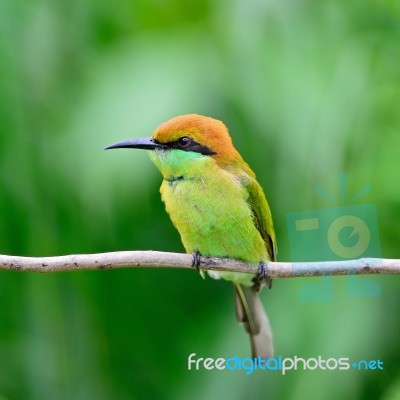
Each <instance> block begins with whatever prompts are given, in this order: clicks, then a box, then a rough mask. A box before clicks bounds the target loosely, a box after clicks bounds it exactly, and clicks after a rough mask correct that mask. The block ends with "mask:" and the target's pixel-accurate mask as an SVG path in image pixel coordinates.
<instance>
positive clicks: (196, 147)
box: [107, 114, 276, 358]
mask: <svg viewBox="0 0 400 400" xmlns="http://www.w3.org/2000/svg"><path fill="white" fill-rule="evenodd" d="M113 148H136V149H146V150H150V157H151V159H152V160H153V162H154V163H155V165H156V166H157V168H158V169H159V170H160V172H161V174H162V176H163V182H162V185H161V189H160V191H161V197H162V200H163V201H164V203H165V206H166V210H167V212H168V214H169V216H170V218H171V220H172V222H173V224H174V226H175V227H176V229H178V231H179V233H180V236H181V239H182V243H183V245H184V247H185V250H186V252H188V253H193V254H194V257H195V256H196V255H199V254H201V255H203V256H212V257H228V258H234V259H238V260H243V261H247V262H249V263H254V264H257V265H258V264H259V263H261V264H260V265H261V266H263V262H267V261H273V260H274V259H275V254H276V240H275V233H274V228H273V225H272V217H271V212H270V209H269V206H268V203H267V200H266V198H265V195H264V192H263V190H262V188H261V186H260V185H259V183H258V182H257V180H256V177H255V174H254V172H253V171H252V170H251V169H250V167H249V166H248V165H247V163H246V162H245V161H244V160H243V158H242V157H241V156H240V154H239V153H238V151H237V150H236V149H235V148H234V147H233V144H232V140H231V138H230V136H229V133H228V130H227V128H226V126H225V125H224V124H223V123H222V122H221V121H218V120H215V119H213V118H209V117H205V116H201V115H195V114H189V115H182V116H178V117H175V118H172V119H171V120H169V121H167V122H165V123H164V124H162V125H161V126H159V127H158V128H157V129H156V131H155V132H154V133H153V135H152V137H151V138H141V139H130V140H127V141H124V142H121V143H117V144H114V145H111V146H109V147H107V149H113ZM255 272H257V270H255ZM208 273H209V275H210V276H212V277H213V278H224V279H226V280H229V281H232V282H233V284H234V287H235V303H236V315H237V318H238V320H239V321H240V322H242V323H244V325H245V328H246V331H247V332H248V333H249V334H250V338H251V345H252V353H253V356H254V357H256V356H261V357H263V358H268V357H272V355H273V346H272V333H271V328H270V324H269V321H268V318H267V315H266V314H265V311H264V309H263V306H262V303H261V301H260V299H259V297H258V294H257V292H258V290H259V289H260V281H259V280H257V278H256V279H255V278H254V276H255V275H253V274H246V273H237V272H213V271H208Z"/></svg>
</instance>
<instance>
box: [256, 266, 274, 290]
mask: <svg viewBox="0 0 400 400" xmlns="http://www.w3.org/2000/svg"><path fill="white" fill-rule="evenodd" d="M263 283H265V285H266V286H267V288H268V289H271V287H272V279H271V278H270V277H269V276H268V264H267V263H265V262H264V261H260V264H259V266H258V270H257V275H256V277H255V278H254V289H255V290H256V291H257V292H258V291H259V290H260V288H261V285H262V284H263Z"/></svg>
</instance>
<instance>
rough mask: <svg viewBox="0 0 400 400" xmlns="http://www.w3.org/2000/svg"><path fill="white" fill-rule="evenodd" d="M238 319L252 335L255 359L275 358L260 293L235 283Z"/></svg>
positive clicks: (270, 332) (268, 324) (251, 340)
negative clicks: (258, 357)
mask: <svg viewBox="0 0 400 400" xmlns="http://www.w3.org/2000/svg"><path fill="white" fill-rule="evenodd" d="M235 306H236V318H237V320H238V321H239V322H241V323H243V324H244V327H245V329H246V332H247V333H248V334H249V335H250V342H251V351H252V355H253V357H257V356H260V357H261V358H263V359H267V358H270V357H273V354H274V348H273V344H272V331H271V326H270V323H269V320H268V317H267V314H266V313H265V310H264V307H263V305H262V303H261V300H260V298H259V296H258V293H257V292H256V291H255V290H254V289H253V288H250V287H244V286H241V285H240V284H238V283H235Z"/></svg>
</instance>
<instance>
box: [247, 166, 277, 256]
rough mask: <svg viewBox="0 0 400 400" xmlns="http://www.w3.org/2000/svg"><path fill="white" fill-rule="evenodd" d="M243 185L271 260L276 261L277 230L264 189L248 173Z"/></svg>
mask: <svg viewBox="0 0 400 400" xmlns="http://www.w3.org/2000/svg"><path fill="white" fill-rule="evenodd" d="M242 182H243V185H244V186H245V188H246V189H247V192H248V193H249V198H248V200H247V201H248V203H249V205H250V207H251V209H252V211H253V214H254V222H255V224H256V227H257V229H258V230H259V231H260V233H261V236H262V238H263V239H264V241H265V246H266V248H267V251H268V254H269V255H270V257H271V261H274V260H275V258H276V253H277V246H276V237H275V231H274V227H273V223H272V215H271V210H270V209H269V205H268V202H267V199H266V198H265V194H264V191H263V189H262V187H261V186H260V184H259V183H258V182H257V181H256V179H255V178H253V177H251V176H249V175H247V174H246V176H245V178H244V179H243V181H242Z"/></svg>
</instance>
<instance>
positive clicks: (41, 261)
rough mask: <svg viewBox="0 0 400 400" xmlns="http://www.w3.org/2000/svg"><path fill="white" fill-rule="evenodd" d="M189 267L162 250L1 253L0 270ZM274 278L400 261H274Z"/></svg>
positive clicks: (397, 270) (399, 267)
mask: <svg viewBox="0 0 400 400" xmlns="http://www.w3.org/2000/svg"><path fill="white" fill-rule="evenodd" d="M143 267H144V268H185V269H192V255H190V254H180V253H165V252H159V251H119V252H113V253H98V254H75V255H67V256H57V257H19V256H7V255H0V269H4V270H13V271H34V272H42V273H43V272H57V271H82V270H98V269H112V268H143ZM257 268H258V265H254V264H248V263H245V262H243V261H238V260H231V259H225V258H208V257H201V258H200V269H202V270H213V271H235V272H247V273H252V274H255V273H256V271H257ZM267 274H268V276H270V277H271V278H294V277H305V276H322V275H356V274H392V275H398V274H400V260H394V259H393V260H392V259H378V258H361V259H359V260H348V261H321V262H301V263H289V262H270V263H268V264H267Z"/></svg>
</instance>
